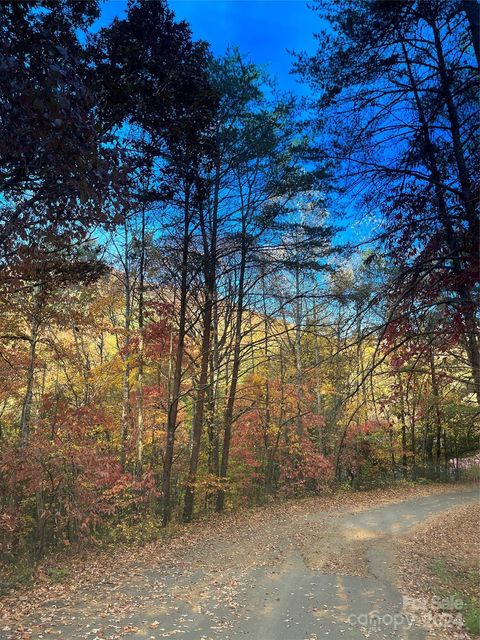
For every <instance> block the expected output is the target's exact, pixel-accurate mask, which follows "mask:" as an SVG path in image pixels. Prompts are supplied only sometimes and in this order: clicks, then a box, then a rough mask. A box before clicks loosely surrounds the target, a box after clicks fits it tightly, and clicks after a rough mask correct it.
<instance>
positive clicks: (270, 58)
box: [100, 0, 320, 94]
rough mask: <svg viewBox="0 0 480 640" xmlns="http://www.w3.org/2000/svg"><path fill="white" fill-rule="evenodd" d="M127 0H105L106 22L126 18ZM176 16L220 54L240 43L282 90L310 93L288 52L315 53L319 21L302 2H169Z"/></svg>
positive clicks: (200, 0) (103, 15)
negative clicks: (298, 74)
mask: <svg viewBox="0 0 480 640" xmlns="http://www.w3.org/2000/svg"><path fill="white" fill-rule="evenodd" d="M126 4H127V3H126V0H107V2H105V3H104V4H103V6H102V18H101V20H100V23H101V24H102V26H103V25H106V24H108V23H109V22H111V20H112V18H113V16H115V15H117V16H119V17H120V16H122V15H123V12H124V11H125V8H126ZM169 6H170V8H171V9H172V10H173V11H174V12H175V14H176V16H177V18H178V19H181V20H186V21H187V22H188V23H189V24H190V26H191V28H192V31H193V36H194V38H196V39H201V40H206V41H207V42H209V43H210V45H211V47H212V50H213V52H214V53H215V54H216V55H221V54H223V53H224V52H225V50H226V48H227V47H228V46H229V45H237V46H238V47H239V49H240V51H241V52H242V53H243V54H245V55H249V56H250V57H251V59H252V62H254V63H256V64H261V65H267V67H268V69H269V70H270V72H271V73H272V74H273V75H275V76H276V77H277V79H278V83H279V86H280V88H281V89H283V90H287V91H292V92H295V93H297V94H304V93H306V88H305V87H304V86H303V85H299V84H298V82H297V80H296V78H295V76H292V75H291V74H290V69H291V67H292V56H291V55H290V54H289V53H288V52H287V50H292V51H301V50H306V51H310V52H312V53H313V51H315V48H316V47H315V39H314V37H313V33H314V31H317V30H318V29H319V27H320V20H319V18H318V17H317V16H316V15H315V13H314V12H313V11H312V10H311V9H309V8H308V7H307V2H304V0H171V1H170V2H169Z"/></svg>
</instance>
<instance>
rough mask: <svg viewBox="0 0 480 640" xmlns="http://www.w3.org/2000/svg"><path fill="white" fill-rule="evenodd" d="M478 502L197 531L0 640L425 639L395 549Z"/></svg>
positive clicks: (474, 494) (103, 573)
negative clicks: (404, 590) (408, 610)
mask: <svg viewBox="0 0 480 640" xmlns="http://www.w3.org/2000/svg"><path fill="white" fill-rule="evenodd" d="M478 497H479V496H478V491H475V490H472V489H468V490H465V489H463V490H456V491H451V492H439V493H437V494H435V493H434V494H433V495H429V496H423V497H416V498H409V499H407V500H405V501H401V502H396V503H393V504H384V505H382V506H378V507H373V508H372V507H369V506H365V505H364V506H363V507H361V508H360V509H356V508H355V506H353V508H352V506H350V507H347V508H340V509H333V510H332V509H328V510H321V509H316V508H315V503H306V505H308V508H307V507H305V509H302V508H301V507H300V506H297V507H296V508H294V509H291V510H290V511H289V510H287V511H280V512H276V511H275V510H272V512H271V514H270V512H269V511H268V510H264V511H263V512H262V516H261V517H258V518H256V519H255V518H253V522H252V521H251V520H248V519H244V520H241V521H239V522H236V521H235V520H231V521H230V522H228V524H227V526H224V527H220V528H217V529H215V528H212V530H211V531H209V529H208V525H205V526H204V529H203V533H202V535H201V536H199V535H197V537H196V538H195V539H194V540H193V541H191V542H190V543H188V544H183V545H182V544H178V545H174V548H173V550H172V549H170V548H168V549H167V548H166V549H165V550H164V552H162V549H155V548H154V547H150V548H149V550H147V552H146V553H144V554H143V555H142V556H141V558H137V557H134V554H133V552H132V558H130V559H128V558H127V559H123V560H122V561H121V562H120V561H119V562H117V561H116V559H115V558H112V559H111V568H110V570H109V569H108V566H107V567H106V566H105V565H102V566H101V568H100V569H99V575H98V580H90V581H89V582H87V583H86V584H84V585H81V586H79V587H78V588H73V587H72V588H71V589H70V590H69V591H68V592H67V593H66V594H65V595H64V596H63V597H59V598H57V599H53V600H52V599H51V600H48V601H46V602H42V604H41V606H37V607H35V608H34V610H33V612H32V613H30V614H29V615H27V616H25V615H18V616H16V619H15V618H13V619H12V618H10V619H9V618H8V617H4V618H3V620H2V621H1V622H0V638H5V639H7V638H15V639H17V638H31V639H32V640H33V639H34V638H63V639H66V638H72V639H73V638H83V639H85V638H88V639H90V640H94V639H97V640H99V639H100V638H110V639H113V638H124V637H125V638H147V639H149V640H157V639H161V638H175V639H178V640H234V639H238V638H244V639H245V640H318V639H319V638H330V639H339V638H349V639H352V640H356V639H363V638H365V637H375V638H404V639H421V638H428V637H429V635H428V632H427V631H426V630H425V629H424V628H421V627H418V626H416V625H415V624H413V625H412V624H410V620H409V619H407V618H405V616H404V615H403V613H402V594H401V593H400V592H399V591H398V589H397V588H396V586H395V582H396V580H395V578H396V576H395V573H394V568H393V563H392V541H393V539H394V537H395V536H398V535H401V534H402V532H405V531H407V530H408V529H409V528H411V527H412V526H414V525H415V524H417V523H419V522H422V521H423V520H425V519H426V518H428V517H429V516H430V515H433V514H437V513H439V512H442V511H447V510H448V509H451V508H453V507H456V506H458V505H462V504H466V503H468V502H472V501H475V500H478ZM24 597H28V594H27V596H24ZM435 637H437V638H438V637H448V634H447V635H445V636H442V635H437V636H435Z"/></svg>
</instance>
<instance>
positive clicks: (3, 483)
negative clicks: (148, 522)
mask: <svg viewBox="0 0 480 640" xmlns="http://www.w3.org/2000/svg"><path fill="white" fill-rule="evenodd" d="M109 429H110V424H109V421H108V417H106V416H105V414H104V412H103V411H101V410H99V409H98V408H96V407H83V408H81V409H78V410H75V411H72V410H70V411H64V413H63V415H62V416H61V417H60V419H59V424H58V426H57V428H56V430H55V432H54V433H53V434H52V433H51V432H47V431H46V430H42V429H40V428H37V430H36V431H34V432H33V433H32V434H31V438H30V440H29V442H28V443H27V444H26V445H25V446H23V447H11V448H6V449H5V450H4V451H3V452H2V453H1V455H0V487H2V488H3V491H2V492H1V493H2V495H4V496H6V495H8V496H9V497H10V500H9V501H8V502H7V501H5V502H3V503H2V502H0V523H1V524H2V530H3V531H4V532H5V535H4V536H3V537H2V541H1V544H0V551H3V552H7V553H10V552H13V551H14V550H15V547H16V546H18V544H19V543H20V541H22V540H25V539H26V537H28V535H29V532H30V531H31V529H32V527H33V526H34V520H33V517H34V518H35V519H36V520H37V525H36V526H37V527H38V526H40V525H41V527H42V530H43V531H44V535H45V536H48V537H49V538H51V540H49V542H50V544H57V545H58V544H63V543H64V542H65V541H68V540H69V539H75V538H76V537H78V535H79V534H80V532H82V535H85V534H90V533H92V532H93V530H94V529H95V528H96V527H98V526H99V525H101V524H103V523H104V522H105V520H106V518H107V517H108V518H111V517H112V516H115V515H116V514H117V513H119V512H120V511H121V512H122V516H123V517H125V518H128V517H129V514H130V512H131V511H132V510H133V511H134V512H135V513H137V512H140V511H141V510H142V509H145V508H147V506H148V505H149V503H150V501H151V498H152V497H156V496H158V492H157V490H156V486H155V479H154V477H153V474H152V473H149V472H147V473H145V474H144V475H143V477H142V478H141V479H136V478H134V477H133V476H131V475H130V474H122V473H121V470H120V466H119V464H118V462H117V452H116V450H115V449H114V448H113V447H112V446H111V445H110V444H108V442H107V441H106V440H105V437H103V438H102V437H101V436H100V434H102V433H103V434H105V433H108V431H109Z"/></svg>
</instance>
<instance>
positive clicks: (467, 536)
mask: <svg viewBox="0 0 480 640" xmlns="http://www.w3.org/2000/svg"><path fill="white" fill-rule="evenodd" d="M479 537H480V514H479V511H478V505H476V504H474V505H467V506H463V507H458V508H456V509H453V510H451V511H449V512H447V513H444V514H441V515H437V516H434V517H432V518H430V519H429V520H427V521H426V522H425V523H423V524H421V525H419V526H418V527H415V529H414V530H413V531H412V532H410V533H408V534H407V535H405V536H403V537H402V539H400V540H399V542H398V544H397V562H398V564H399V565H400V568H401V570H400V572H399V575H401V576H402V584H401V585H400V587H401V589H402V591H403V592H406V593H408V595H410V596H412V597H417V598H422V599H427V600H428V601H429V602H435V601H437V602H445V603H446V605H445V606H446V608H447V609H448V608H449V603H451V602H458V603H459V610H460V613H461V615H462V617H463V622H464V629H465V630H466V631H467V632H468V633H469V634H471V635H472V636H474V635H475V636H478V635H480V597H479V593H480V591H479V590H480V554H479V551H478V549H479V547H478V541H479ZM440 610H442V608H441V607H440ZM452 637H455V636H452Z"/></svg>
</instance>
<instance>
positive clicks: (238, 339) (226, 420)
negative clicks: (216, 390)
mask: <svg viewBox="0 0 480 640" xmlns="http://www.w3.org/2000/svg"><path fill="white" fill-rule="evenodd" d="M246 259H247V243H246V229H245V225H243V229H242V248H241V256H240V274H239V280H238V297H237V309H236V316H235V340H234V346H233V362H232V375H231V378H230V388H229V391H228V397H227V404H226V407H225V414H224V417H223V449H222V460H221V463H220V481H221V482H223V481H224V480H225V478H226V477H227V471H228V461H229V456H230V442H231V438H232V421H233V409H234V406H235V397H236V394H237V383H238V374H239V371H240V359H241V357H240V348H241V344H242V319H243V297H244V286H245V268H246ZM224 505H225V490H224V489H223V488H222V489H219V490H218V492H217V503H216V511H217V512H220V511H223V508H224Z"/></svg>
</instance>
